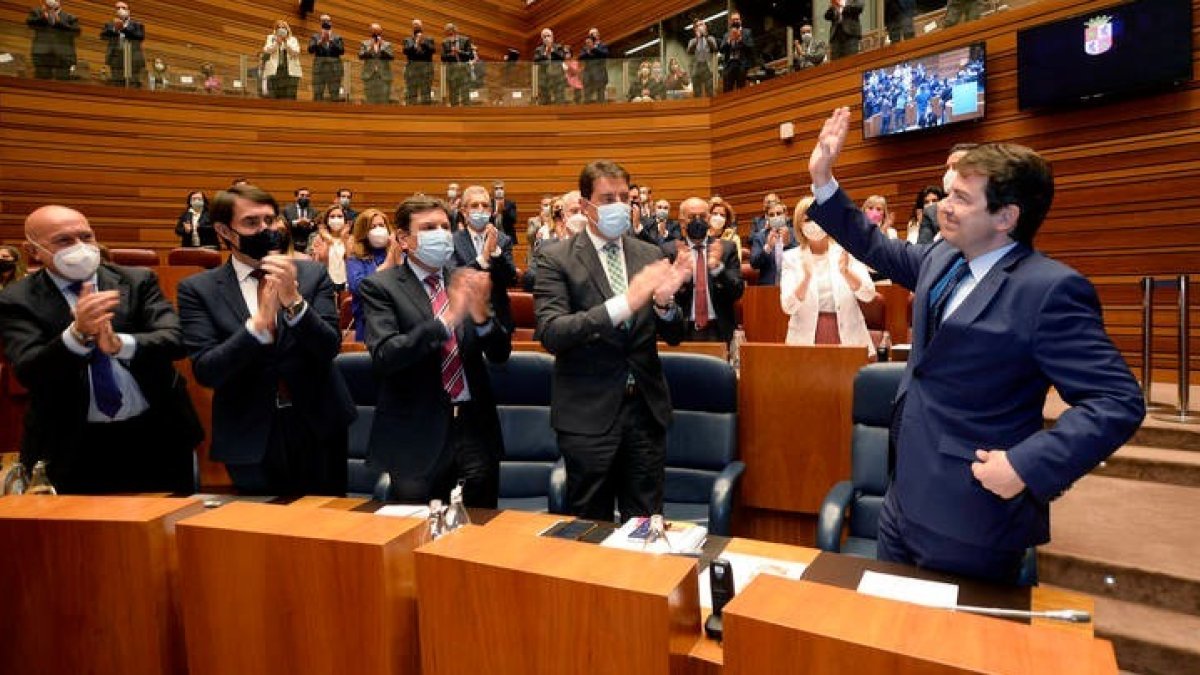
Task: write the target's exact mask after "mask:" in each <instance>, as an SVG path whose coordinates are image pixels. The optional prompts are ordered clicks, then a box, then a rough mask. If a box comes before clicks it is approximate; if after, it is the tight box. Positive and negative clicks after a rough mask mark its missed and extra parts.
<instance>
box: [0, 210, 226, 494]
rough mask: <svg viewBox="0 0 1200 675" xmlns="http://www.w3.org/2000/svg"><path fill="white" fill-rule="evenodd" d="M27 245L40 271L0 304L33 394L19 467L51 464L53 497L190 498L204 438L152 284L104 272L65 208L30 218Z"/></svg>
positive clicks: (138, 272)
mask: <svg viewBox="0 0 1200 675" xmlns="http://www.w3.org/2000/svg"><path fill="white" fill-rule="evenodd" d="M25 238H26V242H25V252H26V253H27V254H28V255H29V257H30V258H32V259H35V260H39V261H40V262H41V263H42V265H43V268H42V270H41V271H39V272H36V273H34V274H31V275H29V276H27V277H25V278H24V279H22V280H20V281H18V282H17V283H15V284H13V285H12V286H9V287H8V288H6V289H5V290H4V292H3V293H0V342H2V343H3V345H4V351H5V355H6V356H7V357H8V360H9V361H11V362H12V364H13V370H14V371H15V372H16V375H17V379H18V380H19V381H20V382H21V384H23V385H24V386H25V387H26V388H27V389H29V392H30V407H29V412H28V414H27V416H26V418H25V430H24V435H23V437H22V440H21V461H22V462H24V463H25V464H27V465H28V464H31V463H33V462H35V461H37V460H47V462H48V465H49V475H50V480H51V482H53V483H54V485H55V487H56V488H57V489H58V491H59V492H61V493H75V494H103V493H111V492H178V493H184V494H190V493H192V492H194V485H193V478H192V449H193V448H194V447H195V446H196V444H197V443H199V442H200V440H201V439H202V438H203V430H202V428H201V426H200V423H199V421H198V420H197V418H196V413H195V410H194V409H193V408H192V403H191V401H190V399H189V398H188V393H187V385H186V384H185V383H184V380H183V378H182V377H180V376H179V373H177V372H176V371H175V368H174V366H173V365H172V361H174V360H175V359H179V358H183V356H185V352H184V348H183V340H182V336H181V334H180V329H179V317H178V316H176V314H175V310H174V308H172V307H171V303H170V302H168V301H167V300H166V298H164V297H163V294H162V291H161V290H160V289H159V286H158V280H157V279H156V278H155V276H154V273H153V272H151V271H150V270H147V269H144V268H137V267H119V266H116V265H109V264H102V263H101V262H100V251H99V248H98V246H97V244H96V235H95V233H94V232H93V231H92V228H91V226H90V225H89V224H88V221H87V218H85V217H84V215H83V214H82V213H79V212H78V211H75V210H72V209H69V208H66V207H62V206H44V207H42V208H40V209H38V210H36V211H34V212H33V213H32V214H30V215H29V217H28V218H27V219H26V220H25Z"/></svg>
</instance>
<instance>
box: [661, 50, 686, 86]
mask: <svg viewBox="0 0 1200 675" xmlns="http://www.w3.org/2000/svg"><path fill="white" fill-rule="evenodd" d="M667 71H668V72H667V80H666V82H665V84H666V87H667V91H687V90H688V89H690V88H691V85H692V80H691V78H690V77H688V74H687V71H686V70H684V69H683V66H681V65H679V59H677V58H675V57H674V56H672V57H671V60H670V61H669V62H668V63H667Z"/></svg>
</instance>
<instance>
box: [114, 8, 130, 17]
mask: <svg viewBox="0 0 1200 675" xmlns="http://www.w3.org/2000/svg"><path fill="white" fill-rule="evenodd" d="M117 18H118V19H128V18H129V10H127V9H118V10H117Z"/></svg>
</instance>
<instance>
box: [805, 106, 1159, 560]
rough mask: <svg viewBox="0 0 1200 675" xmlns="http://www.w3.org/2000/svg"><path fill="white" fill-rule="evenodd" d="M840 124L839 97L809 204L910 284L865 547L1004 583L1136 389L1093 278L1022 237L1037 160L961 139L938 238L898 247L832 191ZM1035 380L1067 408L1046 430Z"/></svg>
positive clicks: (1108, 449) (1042, 187)
mask: <svg viewBox="0 0 1200 675" xmlns="http://www.w3.org/2000/svg"><path fill="white" fill-rule="evenodd" d="M849 123H850V112H849V110H848V109H846V108H839V109H838V110H836V111H834V113H833V115H832V116H831V117H830V118H829V120H828V121H826V122H825V125H824V128H823V129H822V130H821V135H820V139H819V140H818V142H817V145H816V147H815V148H814V149H813V152H812V156H811V157H810V158H809V172H810V173H811V175H812V180H813V194H814V196H815V202H814V205H813V206H812V207H811V208H810V209H809V215H810V216H811V217H812V218H813V220H815V221H817V222H818V223H819V224H820V225H821V227H822V228H824V229H825V231H826V232H828V233H829V234H830V235H831V236H833V237H834V238H835V239H836V240H837V241H838V243H839V244H841V245H842V246H843V247H844V248H845V249H846V250H848V251H849V252H850V253H851V254H852V255H853V256H854V257H856V258H858V259H859V260H862V261H863V262H865V263H867V264H868V265H870V266H872V267H874V268H875V269H877V270H879V271H880V272H882V273H883V274H884V275H885V276H888V277H890V278H891V279H892V280H894V281H896V282H897V283H899V284H900V285H902V286H905V287H907V288H910V289H913V290H914V291H915V294H916V295H915V298H914V299H913V339H912V342H913V350H912V354H911V356H910V358H909V361H908V368H907V370H906V371H905V374H904V379H903V380H902V382H901V384H900V390H899V393H898V395H897V399H896V409H895V412H894V413H893V418H892V430H891V431H892V440H893V443H894V449H895V453H896V464H895V473H894V475H893V480H892V483H891V485H890V487H889V488H888V492H887V496H886V498H885V500H884V506H883V511H882V513H881V514H880V518H879V557H880V558H881V559H884V560H893V561H897V562H904V563H909V564H915V565H918V566H920V567H928V568H934V569H940V570H945V571H949V572H954V573H959V574H964V575H968V576H974V577H979V578H984V579H989V580H993V581H1001V582H1013V581H1015V580H1016V578H1017V574H1018V572H1019V569H1020V564H1021V558H1022V556H1023V552H1024V550H1025V549H1026V548H1027V547H1029V546H1034V545H1037V544H1043V543H1045V542H1047V541H1049V540H1050V502H1051V501H1052V500H1053V499H1055V498H1056V497H1058V496H1059V495H1060V494H1062V493H1063V492H1064V491H1065V490H1066V489H1067V488H1068V487H1070V486H1071V484H1072V483H1074V482H1075V480H1077V479H1078V478H1080V477H1081V476H1083V475H1084V474H1086V473H1088V472H1089V471H1091V469H1092V468H1093V467H1095V466H1096V465H1097V464H1099V463H1100V462H1101V461H1102V460H1104V458H1106V457H1108V455H1110V454H1111V453H1112V452H1113V451H1115V450H1116V449H1117V448H1118V447H1120V446H1121V445H1122V444H1123V443H1125V442H1126V441H1127V440H1128V439H1129V437H1130V436H1132V435H1133V432H1134V431H1135V430H1136V429H1137V427H1138V425H1139V424H1140V423H1141V421H1142V418H1143V417H1144V416H1145V406H1144V404H1143V401H1142V395H1141V392H1140V391H1139V389H1138V384H1137V382H1136V381H1135V380H1134V378H1133V375H1132V374H1131V373H1130V372H1129V367H1128V366H1127V365H1126V363H1125V361H1124V360H1123V359H1122V358H1121V355H1120V353H1119V352H1118V351H1117V350H1116V348H1115V347H1114V346H1113V344H1112V341H1111V340H1110V339H1109V338H1108V335H1107V334H1106V333H1105V331H1104V322H1103V319H1102V317H1101V313H1100V303H1099V300H1098V299H1097V297H1096V292H1095V289H1094V288H1093V287H1092V285H1091V284H1090V283H1089V282H1088V281H1087V280H1086V279H1085V278H1084V277H1083V276H1081V275H1080V274H1079V273H1078V272H1076V271H1075V270H1072V269H1071V268H1069V267H1067V266H1065V265H1062V264H1061V263H1058V262H1055V261H1053V260H1050V259H1049V258H1047V257H1045V256H1043V255H1042V254H1040V253H1038V252H1037V251H1035V250H1034V249H1033V238H1034V235H1035V234H1036V233H1037V230H1038V228H1039V227H1040V226H1041V224H1042V220H1043V218H1045V215H1046V213H1047V212H1048V211H1049V209H1050V204H1051V202H1052V200H1053V197H1054V178H1053V175H1052V173H1051V170H1050V166H1049V164H1048V163H1047V162H1046V161H1045V160H1043V159H1042V158H1041V157H1040V156H1038V155H1037V154H1036V153H1035V152H1033V151H1032V150H1030V149H1028V148H1024V147H1021V146H1018V145H1011V144H1006V143H992V144H987V145H982V146H980V147H978V148H976V149H974V150H972V151H970V152H969V153H967V155H966V156H964V157H963V158H962V159H961V160H959V163H958V175H957V177H955V179H954V181H953V185H952V186H951V188H952V189H951V190H950V194H949V196H948V197H947V198H946V199H945V200H943V201H942V202H941V203H940V207H939V208H940V209H941V222H942V237H943V239H942V240H941V241H938V242H935V243H932V244H928V245H912V244H908V243H907V242H905V241H903V240H889V239H888V238H887V237H886V236H884V235H883V234H882V233H880V231H879V229H878V228H876V227H873V226H872V225H871V224H870V223H868V222H867V221H866V219H865V218H864V217H863V216H862V215H861V212H860V211H859V210H858V208H857V207H856V206H855V205H854V203H853V202H852V201H851V200H850V198H849V197H848V196H847V195H846V193H845V192H843V191H842V190H840V189H839V188H838V184H837V181H836V180H834V178H833V165H834V162H835V160H836V159H837V155H838V153H839V152H840V151H841V149H842V146H843V145H844V143H845V141H846V135H847V131H848V129H849ZM1050 386H1053V387H1054V388H1055V389H1056V390H1057V391H1058V393H1059V395H1061V396H1062V398H1063V400H1064V401H1066V402H1067V404H1068V405H1070V406H1071V407H1070V409H1069V410H1067V412H1065V413H1063V414H1062V416H1060V417H1059V419H1058V421H1057V423H1055V424H1054V426H1053V427H1051V428H1048V429H1045V428H1043V418H1042V407H1043V405H1044V403H1045V400H1046V393H1047V391H1048V389H1049V388H1050Z"/></svg>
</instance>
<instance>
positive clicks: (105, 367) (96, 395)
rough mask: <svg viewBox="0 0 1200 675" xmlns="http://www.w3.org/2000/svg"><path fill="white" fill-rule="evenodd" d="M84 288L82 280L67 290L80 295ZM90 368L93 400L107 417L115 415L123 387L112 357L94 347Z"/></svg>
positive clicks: (119, 407)
mask: <svg viewBox="0 0 1200 675" xmlns="http://www.w3.org/2000/svg"><path fill="white" fill-rule="evenodd" d="M82 289H83V282H82V281H75V282H72V283H71V284H70V285H69V286H67V290H69V291H71V292H72V293H74V294H75V297H77V298H78V297H79V292H80V291H81V290H82ZM88 369H89V370H91V373H92V401H93V402H95V404H96V409H97V410H99V411H100V412H102V413H104V415H106V416H107V417H115V416H116V414H117V412H119V411H120V410H121V402H122V401H123V400H124V399H123V397H122V396H121V388H120V387H118V386H117V378H116V377H114V376H113V364H112V357H111V356H109V355H108V354H105V353H104V352H102V351H100V350H99V349H97V348H93V349H92V353H91V355H90V356H89V364H88Z"/></svg>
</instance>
